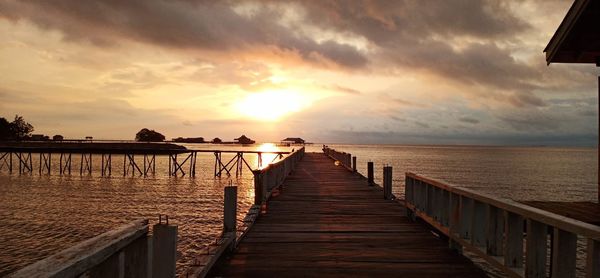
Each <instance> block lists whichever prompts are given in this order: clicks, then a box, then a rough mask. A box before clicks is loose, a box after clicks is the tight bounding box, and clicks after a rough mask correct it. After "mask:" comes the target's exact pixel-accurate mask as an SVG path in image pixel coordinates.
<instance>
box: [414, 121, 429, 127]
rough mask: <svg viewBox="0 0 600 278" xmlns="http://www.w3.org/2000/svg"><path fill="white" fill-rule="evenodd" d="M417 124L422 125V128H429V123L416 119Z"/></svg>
mask: <svg viewBox="0 0 600 278" xmlns="http://www.w3.org/2000/svg"><path fill="white" fill-rule="evenodd" d="M415 124H416V125H418V126H420V127H422V128H429V127H430V126H429V124H427V123H423V122H419V121H415Z"/></svg>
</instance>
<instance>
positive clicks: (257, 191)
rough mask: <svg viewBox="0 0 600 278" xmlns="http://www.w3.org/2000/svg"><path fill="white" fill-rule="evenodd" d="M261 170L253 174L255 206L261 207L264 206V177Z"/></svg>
mask: <svg viewBox="0 0 600 278" xmlns="http://www.w3.org/2000/svg"><path fill="white" fill-rule="evenodd" d="M261 172H262V171H261V170H254V171H252V174H253V175H254V204H255V205H258V206H260V205H261V204H262V198H263V190H264V189H263V188H264V187H263V176H262V175H261Z"/></svg>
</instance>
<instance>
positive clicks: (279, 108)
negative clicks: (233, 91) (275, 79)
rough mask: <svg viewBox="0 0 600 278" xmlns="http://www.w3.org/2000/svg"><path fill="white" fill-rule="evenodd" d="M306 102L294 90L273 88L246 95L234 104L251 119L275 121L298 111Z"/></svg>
mask: <svg viewBox="0 0 600 278" xmlns="http://www.w3.org/2000/svg"><path fill="white" fill-rule="evenodd" d="M306 104H307V100H306V99H305V98H303V97H302V95H301V94H299V93H297V92H295V91H291V90H273V91H264V92H260V93H253V94H250V95H248V96H247V97H246V98H244V99H243V100H241V101H240V102H238V103H237V104H236V110H237V111H238V112H239V113H240V114H242V115H244V116H246V117H250V118H253V119H257V120H261V121H277V120H279V119H281V118H282V117H284V116H286V115H288V114H291V113H294V112H298V111H300V110H301V109H302V108H303V107H304V106H306Z"/></svg>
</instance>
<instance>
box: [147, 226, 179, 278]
mask: <svg viewBox="0 0 600 278" xmlns="http://www.w3.org/2000/svg"><path fill="white" fill-rule="evenodd" d="M152 233H153V235H152V278H163V277H164V278H167V277H169V278H172V277H175V262H176V261H177V226H169V218H166V223H162V221H161V222H159V223H158V224H155V225H154V226H153V227H152Z"/></svg>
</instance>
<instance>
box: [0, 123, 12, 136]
mask: <svg viewBox="0 0 600 278" xmlns="http://www.w3.org/2000/svg"><path fill="white" fill-rule="evenodd" d="M11 137H12V132H11V130H10V123H9V122H8V121H7V120H6V119H5V118H0V140H9V139H11Z"/></svg>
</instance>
